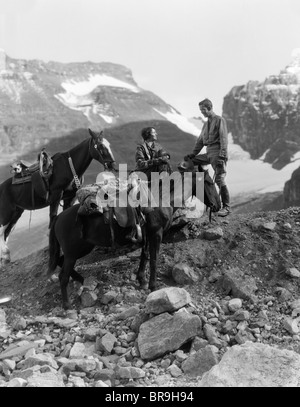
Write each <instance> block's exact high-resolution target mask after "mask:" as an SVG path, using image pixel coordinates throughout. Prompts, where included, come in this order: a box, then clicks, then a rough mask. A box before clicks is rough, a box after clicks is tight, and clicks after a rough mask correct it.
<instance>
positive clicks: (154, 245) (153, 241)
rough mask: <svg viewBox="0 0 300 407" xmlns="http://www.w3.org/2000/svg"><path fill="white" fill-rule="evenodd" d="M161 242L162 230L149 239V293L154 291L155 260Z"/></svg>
mask: <svg viewBox="0 0 300 407" xmlns="http://www.w3.org/2000/svg"><path fill="white" fill-rule="evenodd" d="M161 241H162V230H159V231H157V232H155V233H154V234H153V235H152V236H151V237H150V238H149V253H150V278H149V289H150V291H155V290H156V270H157V259H158V255H159V249H160V243H161Z"/></svg>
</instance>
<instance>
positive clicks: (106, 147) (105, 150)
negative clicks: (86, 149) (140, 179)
mask: <svg viewBox="0 0 300 407" xmlns="http://www.w3.org/2000/svg"><path fill="white" fill-rule="evenodd" d="M89 133H90V135H91V137H92V139H91V146H90V152H91V155H92V157H93V158H94V159H95V160H97V161H99V162H100V163H101V164H102V165H103V166H104V168H105V169H107V170H113V171H116V165H115V158H114V155H113V153H112V151H111V148H110V143H109V142H108V141H107V139H106V138H104V137H103V130H101V131H100V132H99V133H96V132H94V131H93V130H91V129H89Z"/></svg>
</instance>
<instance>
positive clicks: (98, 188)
mask: <svg viewBox="0 0 300 407" xmlns="http://www.w3.org/2000/svg"><path fill="white" fill-rule="evenodd" d="M124 188H125V191H126V194H128V193H129V191H130V188H128V185H127V182H125V183H120V181H119V180H110V181H109V182H108V183H97V184H91V185H87V186H85V187H82V188H80V189H79V190H78V191H77V193H76V197H77V199H78V201H79V204H80V207H79V210H78V215H79V216H88V215H90V214H92V213H102V214H103V216H104V222H105V223H106V224H108V225H109V226H110V232H111V240H112V246H114V241H115V239H114V228H113V223H114V222H117V223H118V225H119V226H120V227H122V228H127V227H131V229H132V230H131V233H130V234H129V235H128V236H127V239H128V240H129V241H131V242H132V243H139V242H141V241H142V229H141V226H142V225H143V223H144V215H143V214H142V212H141V211H140V210H139V208H134V207H132V206H131V205H129V204H127V205H125V206H122V205H120V201H118V200H120V191H123V192H124ZM112 197H113V199H116V201H115V200H114V204H113V203H112ZM103 198H104V199H103Z"/></svg>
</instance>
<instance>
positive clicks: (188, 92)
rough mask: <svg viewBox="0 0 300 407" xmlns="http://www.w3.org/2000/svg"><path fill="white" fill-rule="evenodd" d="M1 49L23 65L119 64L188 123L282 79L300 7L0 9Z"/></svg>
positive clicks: (182, 4) (100, 4)
mask: <svg viewBox="0 0 300 407" xmlns="http://www.w3.org/2000/svg"><path fill="white" fill-rule="evenodd" d="M0 48H2V49H4V51H5V52H6V54H7V55H8V56H10V57H12V58H17V59H41V60H44V61H50V60H51V61H58V62H84V61H93V62H113V63H118V64H121V65H125V66H126V67H128V68H129V69H131V71H132V74H133V78H134V79H135V81H136V82H137V84H138V86H139V87H141V88H143V89H146V90H150V91H152V92H154V93H155V94H156V95H157V96H159V97H161V98H162V99H163V100H164V101H165V102H167V103H169V104H170V105H172V106H173V107H174V108H175V109H177V110H178V111H179V112H180V113H182V114H183V115H184V116H186V117H198V116H200V112H199V109H198V102H199V101H200V100H202V99H204V98H205V97H208V98H210V99H211V100H212V101H213V104H214V110H215V112H216V113H218V114H221V113H222V104H223V99H224V96H225V95H226V94H227V93H228V92H229V91H230V90H231V89H232V87H234V86H237V85H243V84H246V83H247V82H248V81H249V80H257V81H263V80H264V79H265V78H267V77H268V76H269V75H273V74H275V75H276V74H278V73H279V72H280V70H281V69H284V68H285V67H286V66H287V65H288V64H289V62H290V61H291V53H292V51H293V50H294V49H295V48H300V1H299V0H209V1H208V0H151V1H150V0H0Z"/></svg>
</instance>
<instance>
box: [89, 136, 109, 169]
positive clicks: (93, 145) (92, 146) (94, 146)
mask: <svg viewBox="0 0 300 407" xmlns="http://www.w3.org/2000/svg"><path fill="white" fill-rule="evenodd" d="M98 143H99V142H98V140H96V143H94V140H93V139H92V138H91V140H90V144H89V152H90V154H91V157H93V151H94V150H96V152H97V154H98V156H99V161H100V162H101V164H102V165H103V166H104V168H105V169H106V170H108V169H109V168H108V164H110V163H114V162H115V160H105V159H104V158H103V155H102V153H101V152H100V151H99V146H98Z"/></svg>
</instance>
